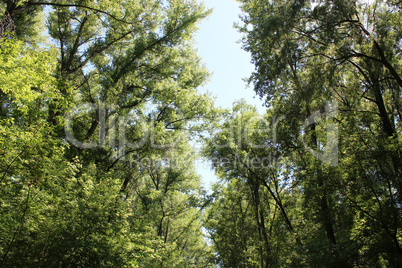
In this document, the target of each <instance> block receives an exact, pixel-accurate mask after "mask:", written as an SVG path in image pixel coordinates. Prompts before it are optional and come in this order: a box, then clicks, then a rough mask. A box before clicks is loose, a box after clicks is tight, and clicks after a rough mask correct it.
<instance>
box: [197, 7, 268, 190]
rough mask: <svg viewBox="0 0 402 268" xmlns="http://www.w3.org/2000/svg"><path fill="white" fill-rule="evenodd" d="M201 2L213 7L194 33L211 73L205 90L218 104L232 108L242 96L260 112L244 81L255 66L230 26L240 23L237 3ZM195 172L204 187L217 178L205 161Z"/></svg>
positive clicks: (250, 90) (200, 52)
mask: <svg viewBox="0 0 402 268" xmlns="http://www.w3.org/2000/svg"><path fill="white" fill-rule="evenodd" d="M204 3H205V5H206V7H208V8H213V9H214V10H213V13H212V14H211V15H210V16H209V17H208V18H207V19H206V20H204V21H203V22H202V23H201V25H199V27H200V30H199V32H198V33H197V35H196V42H197V45H196V47H197V48H198V54H199V55H200V56H201V57H202V59H203V62H204V63H205V64H206V66H207V68H208V70H209V71H210V72H212V77H211V80H210V82H209V83H208V84H207V85H206V86H205V87H204V89H205V90H208V91H209V92H211V93H212V95H213V96H215V97H216V105H217V106H221V107H224V108H231V107H232V104H233V102H234V101H235V100H239V99H241V98H244V99H245V100H246V101H247V102H248V103H249V104H252V105H255V106H256V107H257V108H258V110H259V112H260V113H262V112H263V111H264V108H263V107H262V101H260V100H259V98H258V97H256V96H255V93H254V91H253V89H252V88H247V84H246V83H245V82H244V81H243V78H247V77H249V76H250V75H251V73H252V72H253V70H254V66H253V65H252V64H251V63H250V59H251V58H250V55H249V54H248V53H247V52H245V51H244V50H242V48H241V44H240V43H238V41H239V40H240V39H241V37H242V35H241V34H240V33H239V32H238V31H237V30H236V29H235V28H233V25H234V23H235V22H240V19H239V14H240V13H241V11H240V8H239V3H238V2H236V1H235V0H204ZM197 171H198V173H199V174H200V175H201V176H202V178H203V182H204V185H205V187H207V188H210V185H211V183H213V182H214V181H216V176H215V175H214V172H213V171H211V170H210V168H209V167H208V164H206V163H204V164H202V163H197Z"/></svg>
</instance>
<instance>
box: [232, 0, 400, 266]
mask: <svg viewBox="0 0 402 268" xmlns="http://www.w3.org/2000/svg"><path fill="white" fill-rule="evenodd" d="M241 2H242V9H243V11H244V16H243V22H244V25H243V26H241V27H239V29H240V31H242V32H243V33H245V38H244V39H243V43H244V48H245V49H246V50H247V51H249V52H250V53H251V55H252V59H253V63H254V64H255V66H256V71H255V72H254V73H253V75H252V76H251V78H250V79H249V82H250V83H253V85H254V90H255V91H256V93H257V94H259V96H260V97H261V98H264V99H265V100H266V104H267V106H268V107H270V111H269V113H270V114H271V115H273V116H276V117H277V118H278V117H279V116H285V117H286V119H285V121H284V122H286V124H279V125H278V130H277V137H278V144H279V148H280V149H279V150H280V151H281V154H282V155H285V156H286V159H287V161H288V163H289V164H290V166H289V167H288V169H290V170H291V174H292V176H293V177H294V178H293V181H294V185H293V189H295V187H301V189H302V193H303V198H304V202H305V208H306V209H305V211H304V213H303V215H301V216H302V217H303V218H304V219H305V220H307V221H309V222H313V223H314V224H319V226H321V227H320V229H318V230H316V231H315V233H311V230H309V231H310V232H309V233H310V234H309V235H310V237H306V238H304V239H302V240H307V241H306V243H307V247H308V248H309V251H310V252H311V253H310V254H309V258H310V259H309V262H310V263H320V262H321V261H322V260H324V259H325V261H326V263H327V264H328V266H352V265H369V266H370V265H380V264H381V263H382V265H384V263H385V265H389V266H395V267H396V266H397V264H398V262H400V258H401V254H400V248H401V245H400V240H399V237H400V228H401V225H400V215H401V214H400V205H399V204H400V203H401V200H400V179H399V178H400V175H401V170H400V166H401V157H400V149H399V148H400V147H401V146H400V138H399V136H400V135H399V132H400V124H399V121H400V120H399V118H400V111H399V102H400V94H399V93H398V92H399V91H400V87H401V85H402V84H401V83H400V81H401V78H400V73H401V65H400V63H401V62H400V45H399V44H400V38H401V37H400V31H399V30H398V29H400V4H398V3H397V2H395V1H375V2H374V3H372V4H371V5H368V4H364V3H361V2H359V1H291V2H286V1H252V0H251V1H241ZM331 103H332V104H337V107H336V106H334V105H332V106H331ZM324 107H328V109H329V110H330V111H338V114H331V113H325V109H324ZM315 111H320V115H327V116H328V118H332V120H331V119H328V118H327V120H321V122H318V119H319V116H318V115H319V114H318V113H315ZM321 119H323V116H321ZM331 126H337V129H336V131H338V135H339V145H338V146H339V147H338V148H339V151H338V153H339V158H338V157H335V158H332V159H338V161H339V162H338V165H336V163H331V161H327V162H326V163H325V161H324V163H323V162H322V161H318V160H317V159H316V158H313V157H312V156H310V155H309V154H306V153H307V152H306V150H305V148H310V149H312V150H315V151H316V152H317V151H318V152H319V154H321V155H323V153H324V152H325V151H328V149H329V148H328V142H329V141H330V140H331V139H332V141H334V139H333V138H331V137H330V136H328V135H327V133H331V131H329V130H328V127H331ZM336 131H333V132H332V133H334V134H336ZM326 139H327V140H326ZM326 145H327V146H326ZM310 151H311V150H310ZM316 156H317V154H316ZM321 160H322V159H321ZM327 160H328V159H327ZM334 164H335V165H334ZM389 215H392V216H389ZM311 229H313V228H311ZM304 233H306V232H304ZM323 234H325V236H323ZM380 236H381V237H382V238H381V239H380V238H379V237H380ZM324 237H325V238H324ZM363 237H364V239H361V238H363ZM385 240H386V241H387V242H384V241H385ZM317 241H321V242H323V241H326V243H324V244H325V246H324V247H319V248H316V247H314V246H313V245H314V244H316V243H317ZM385 244H386V245H387V246H385ZM320 256H322V259H321V257H320ZM328 260H329V261H328Z"/></svg>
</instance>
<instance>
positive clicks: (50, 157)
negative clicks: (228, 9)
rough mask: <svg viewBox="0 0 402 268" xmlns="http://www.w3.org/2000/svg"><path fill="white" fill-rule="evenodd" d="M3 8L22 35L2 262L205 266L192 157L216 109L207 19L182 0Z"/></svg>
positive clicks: (11, 73) (4, 113) (4, 107)
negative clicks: (200, 34)
mask: <svg viewBox="0 0 402 268" xmlns="http://www.w3.org/2000/svg"><path fill="white" fill-rule="evenodd" d="M43 9H44V10H45V12H42V10H43ZM0 11H1V12H2V13H3V14H5V15H4V16H3V18H5V17H6V16H7V18H11V22H12V24H13V25H12V27H11V28H10V27H9V29H11V30H13V29H15V32H14V33H10V32H7V33H6V34H5V35H3V36H2V39H1V40H0V50H1V51H0V61H1V62H0V63H1V66H2V67H0V72H1V73H0V75H1V79H0V81H1V82H0V90H1V91H0V93H1V95H0V100H1V113H0V116H1V118H0V120H1V122H2V124H1V126H2V127H1V133H2V135H1V140H0V150H1V152H0V157H1V160H2V161H1V164H0V165H1V166H0V172H1V173H0V174H1V182H0V183H1V184H0V191H1V193H2V195H1V199H0V204H1V212H2V213H1V217H0V230H1V235H0V240H1V246H0V266H2V267H3V266H4V267H21V266H24V267H31V266H32V267H59V266H63V267H72V266H74V267H126V266H127V267H138V266H139V265H141V266H142V265H148V266H149V265H153V266H160V264H161V263H164V265H169V264H172V265H178V266H185V265H186V264H187V263H194V265H198V266H204V267H205V266H207V263H208V259H209V258H210V257H211V252H210V251H209V249H208V247H207V245H206V243H205V241H204V239H203V234H202V231H201V219H200V216H201V211H202V209H203V206H204V205H203V201H202V196H203V190H202V188H201V187H200V185H199V178H198V177H197V176H195V175H194V172H192V171H191V170H189V169H188V168H184V167H183V165H188V164H189V163H188V162H185V161H184V160H183V159H184V158H188V155H190V154H192V152H191V151H190V149H189V143H190V139H189V137H190V134H191V133H196V132H198V131H199V130H200V129H202V128H203V124H207V120H201V119H202V118H205V119H208V118H210V117H213V116H214V114H215V113H216V110H215V108H214V107H213V103H212V101H211V99H210V97H209V96H208V95H206V94H204V95H202V94H199V93H198V92H197V88H198V87H199V86H200V85H201V84H203V83H204V81H205V80H206V78H207V77H208V72H207V71H206V69H205V68H204V67H203V66H202V64H201V60H200V59H199V57H198V56H197V55H196V51H195V49H194V48H193V46H192V36H193V33H194V32H195V30H196V24H197V22H198V21H199V20H201V19H202V18H204V17H205V16H207V15H208V14H209V11H207V10H205V8H204V7H203V6H202V5H201V4H198V3H197V2H195V1H175V0H172V1H145V2H141V3H138V2H136V1H118V2H116V1H115V2H113V5H112V4H111V3H110V2H109V1H84V2H83V1H43V2H40V1H31V0H28V1H2V3H1V7H0ZM40 16H46V19H47V21H46V24H45V22H44V20H42V23H43V24H40V23H41V20H39V17H40ZM2 21H3V20H2ZM4 21H5V20H4ZM29 21H37V22H38V24H40V25H42V28H43V27H44V26H45V25H46V27H47V29H48V34H49V35H43V34H45V32H44V31H35V28H36V26H35V25H32V24H30V23H27V22H29ZM49 38H50V39H49ZM46 42H47V43H48V44H50V46H51V48H49V47H46ZM136 157H138V159H139V161H137V162H136V163H141V162H140V161H143V160H146V159H149V160H152V161H153V160H157V161H159V160H160V161H162V162H161V163H167V162H169V161H178V162H180V165H178V166H173V167H166V166H163V167H158V168H157V169H153V168H154V167H153V166H152V165H151V166H148V165H147V164H144V165H135V164H136V163H135V161H134V160H135V158H136ZM156 178H157V179H156ZM157 180H158V183H157V185H158V184H160V186H161V187H164V191H161V189H160V190H157V189H155V188H154V187H153V186H152V185H154V183H155V182H156V181H157ZM181 183H183V185H181ZM142 197H144V198H145V199H144V200H143V199H142ZM147 206H148V207H147ZM181 209H183V211H181ZM145 226H149V227H148V228H145ZM152 227H154V228H155V229H153V228H152ZM155 231H156V232H155Z"/></svg>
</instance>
